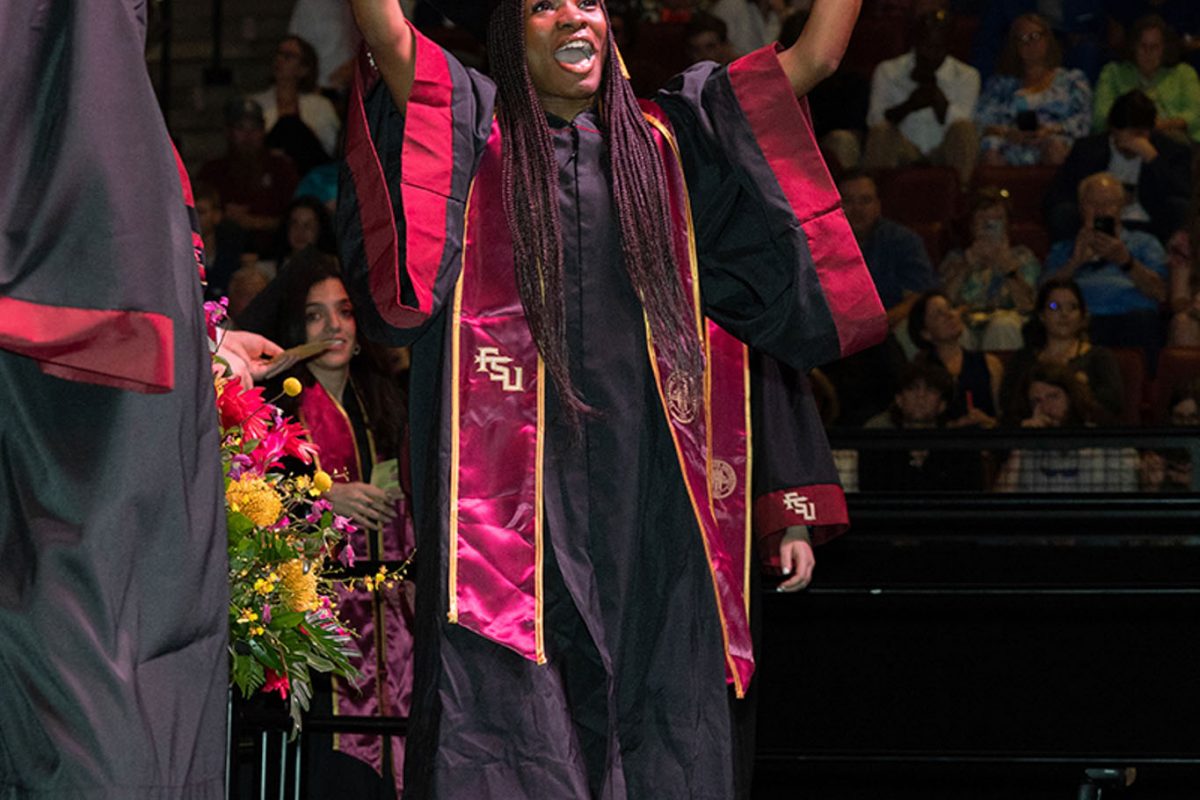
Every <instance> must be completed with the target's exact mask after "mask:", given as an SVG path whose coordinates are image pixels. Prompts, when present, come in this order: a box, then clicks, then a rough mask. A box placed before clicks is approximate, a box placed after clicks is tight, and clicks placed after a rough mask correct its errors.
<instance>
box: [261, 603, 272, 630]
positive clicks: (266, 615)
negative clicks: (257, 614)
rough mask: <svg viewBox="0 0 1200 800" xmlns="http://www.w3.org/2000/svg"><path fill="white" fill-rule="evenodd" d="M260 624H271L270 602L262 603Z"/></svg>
mask: <svg viewBox="0 0 1200 800" xmlns="http://www.w3.org/2000/svg"><path fill="white" fill-rule="evenodd" d="M262 624H263V625H270V624H271V604H270V603H263V611H262Z"/></svg>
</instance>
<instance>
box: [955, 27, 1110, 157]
mask: <svg viewBox="0 0 1200 800" xmlns="http://www.w3.org/2000/svg"><path fill="white" fill-rule="evenodd" d="M1061 64H1062V48H1061V46H1060V45H1059V43H1058V40H1057V39H1055V38H1054V34H1053V33H1052V32H1051V31H1050V25H1049V24H1048V23H1047V22H1046V20H1045V18H1044V17H1042V16H1039V15H1038V14H1022V15H1021V16H1019V17H1017V18H1016V20H1015V21H1014V22H1013V24H1012V27H1011V28H1010V29H1009V32H1008V43H1007V45H1005V48H1004V52H1003V54H1002V55H1001V56H1000V63H999V65H998V67H997V70H996V74H995V75H993V76H992V77H991V78H989V79H988V81H987V83H985V84H984V87H983V94H982V95H981V96H980V98H979V107H978V109H976V112H975V122H976V124H977V125H978V126H979V129H980V131H981V132H982V135H983V139H982V141H981V142H980V149H981V151H982V153H981V158H982V160H983V163H985V164H992V165H997V164H1055V165H1057V164H1061V163H1062V162H1063V161H1064V160H1066V157H1067V153H1069V152H1070V150H1071V145H1072V144H1074V142H1075V140H1076V139H1079V138H1081V137H1083V136H1085V135H1087V133H1088V130H1089V128H1090V126H1091V116H1092V90H1091V87H1090V86H1089V85H1088V81H1087V78H1086V77H1085V76H1084V74H1083V73H1082V72H1080V71H1079V70H1077V69H1064V68H1063V67H1062V66H1061Z"/></svg>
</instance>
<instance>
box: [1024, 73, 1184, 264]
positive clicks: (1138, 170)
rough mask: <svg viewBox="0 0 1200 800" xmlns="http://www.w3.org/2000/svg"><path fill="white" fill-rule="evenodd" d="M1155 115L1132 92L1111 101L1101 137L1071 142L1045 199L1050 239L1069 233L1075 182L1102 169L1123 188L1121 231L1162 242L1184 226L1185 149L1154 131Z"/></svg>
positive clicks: (1074, 224)
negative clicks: (1141, 232)
mask: <svg viewBox="0 0 1200 800" xmlns="http://www.w3.org/2000/svg"><path fill="white" fill-rule="evenodd" d="M1156 117H1157V112H1156V111H1155V109H1154V102H1153V101H1152V100H1151V99H1150V98H1149V97H1147V96H1146V95H1145V94H1143V93H1142V92H1141V91H1138V90H1136V89H1135V90H1134V91H1132V92H1129V93H1128V94H1124V95H1122V96H1121V97H1119V98H1117V101H1116V102H1115V103H1113V106H1112V109H1111V110H1110V111H1109V113H1108V127H1109V130H1108V132H1107V133H1094V134H1092V135H1091V136H1085V137H1084V138H1082V139H1080V140H1079V141H1077V142H1076V143H1075V146H1074V147H1072V148H1071V153H1070V155H1068V156H1067V160H1066V162H1064V163H1063V165H1062V167H1061V168H1060V169H1059V170H1058V173H1057V174H1056V175H1055V176H1054V182H1053V183H1052V184H1051V186H1050V190H1049V192H1047V195H1046V217H1047V223H1048V225H1049V228H1050V236H1051V238H1052V239H1068V238H1070V237H1072V236H1074V235H1075V231H1076V229H1078V227H1079V210H1078V205H1077V202H1078V198H1077V193H1078V189H1079V184H1080V182H1081V181H1083V179H1084V178H1086V177H1087V176H1089V175H1092V174H1095V173H1097V172H1106V171H1107V172H1110V173H1112V174H1113V175H1115V176H1116V178H1117V180H1118V181H1120V183H1121V184H1122V185H1123V186H1124V187H1125V189H1126V197H1125V198H1124V202H1123V203H1122V207H1121V208H1120V210H1119V214H1118V216H1119V217H1120V218H1121V220H1122V221H1123V222H1124V223H1125V227H1127V228H1138V229H1143V230H1148V231H1150V232H1151V233H1153V234H1154V235H1155V236H1157V237H1158V238H1159V239H1160V240H1161V241H1167V239H1169V238H1170V237H1171V235H1172V234H1173V233H1174V232H1175V231H1176V230H1178V229H1179V228H1181V227H1183V226H1184V223H1185V220H1186V219H1187V214H1188V208H1189V205H1190V202H1191V188H1192V179H1191V158H1192V154H1191V149H1190V148H1189V147H1188V146H1187V145H1185V144H1182V143H1181V142H1178V141H1176V140H1174V139H1172V138H1171V137H1169V136H1167V135H1166V134H1164V133H1162V132H1160V131H1157V130H1155V127H1154V126H1155V119H1156Z"/></svg>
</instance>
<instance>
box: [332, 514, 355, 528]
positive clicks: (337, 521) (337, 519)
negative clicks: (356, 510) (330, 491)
mask: <svg viewBox="0 0 1200 800" xmlns="http://www.w3.org/2000/svg"><path fill="white" fill-rule="evenodd" d="M333 529H334V530H335V531H338V532H340V533H354V532H355V531H356V530H358V528H356V527H354V523H352V522H351V521H350V518H349V517H343V516H342V515H341V514H334V515H333Z"/></svg>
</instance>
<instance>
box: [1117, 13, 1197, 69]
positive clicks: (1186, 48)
mask: <svg viewBox="0 0 1200 800" xmlns="http://www.w3.org/2000/svg"><path fill="white" fill-rule="evenodd" d="M1104 10H1105V11H1106V12H1107V13H1108V21H1109V34H1108V39H1109V44H1110V45H1111V46H1112V47H1113V48H1115V49H1116V50H1118V51H1121V50H1125V49H1127V48H1128V47H1129V41H1130V38H1131V37H1130V32H1131V31H1132V30H1133V24H1134V23H1135V22H1137V21H1138V20H1139V19H1141V18H1142V17H1144V16H1146V15H1148V14H1157V15H1159V16H1160V17H1162V18H1163V21H1164V22H1166V23H1167V27H1168V28H1170V29H1171V30H1172V31H1174V32H1175V34H1176V42H1175V45H1176V46H1177V47H1178V48H1179V50H1180V55H1181V56H1182V57H1183V60H1185V61H1187V62H1188V63H1189V64H1191V65H1192V67H1193V68H1196V67H1197V61H1198V59H1197V54H1198V53H1200V3H1195V2H1193V0H1106V2H1105V9H1104Z"/></svg>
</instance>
